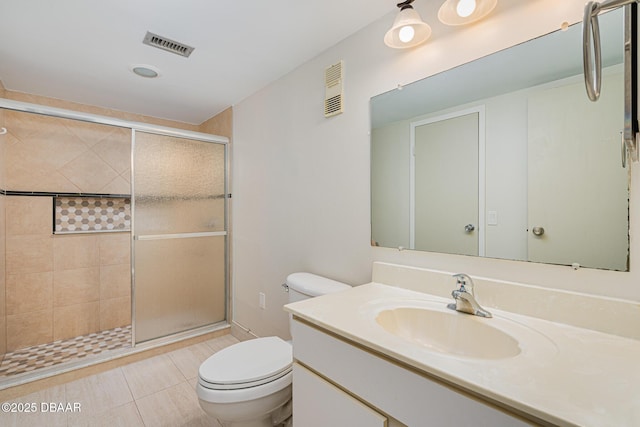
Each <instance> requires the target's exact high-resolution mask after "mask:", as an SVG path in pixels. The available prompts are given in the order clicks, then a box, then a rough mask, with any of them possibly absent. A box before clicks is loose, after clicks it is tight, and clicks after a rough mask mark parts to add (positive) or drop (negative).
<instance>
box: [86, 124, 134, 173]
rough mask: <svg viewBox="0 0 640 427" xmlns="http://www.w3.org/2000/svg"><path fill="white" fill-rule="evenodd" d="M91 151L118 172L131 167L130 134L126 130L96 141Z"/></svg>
mask: <svg viewBox="0 0 640 427" xmlns="http://www.w3.org/2000/svg"><path fill="white" fill-rule="evenodd" d="M93 151H94V153H96V154H97V155H98V156H99V157H100V158H101V159H102V160H104V161H105V162H106V163H107V164H108V165H109V166H111V167H112V168H113V169H114V170H115V171H116V172H117V173H118V174H121V173H122V172H124V171H126V170H127V169H129V168H130V167H131V135H130V133H128V132H127V133H125V134H119V135H112V137H111V138H107V139H104V140H102V141H100V142H98V143H97V144H96V145H95V146H94V147H93Z"/></svg>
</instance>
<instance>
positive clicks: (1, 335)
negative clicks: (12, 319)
mask: <svg viewBox="0 0 640 427" xmlns="http://www.w3.org/2000/svg"><path fill="white" fill-rule="evenodd" d="M6 352H7V316H5V315H2V316H0V357H2V355H4V354H5V353H6Z"/></svg>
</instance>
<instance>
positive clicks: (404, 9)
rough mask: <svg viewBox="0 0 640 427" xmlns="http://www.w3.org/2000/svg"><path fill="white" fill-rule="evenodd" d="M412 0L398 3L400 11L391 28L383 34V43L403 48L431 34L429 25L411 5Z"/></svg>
mask: <svg viewBox="0 0 640 427" xmlns="http://www.w3.org/2000/svg"><path fill="white" fill-rule="evenodd" d="M411 3H413V0H406V1H403V2H402V3H398V4H397V6H398V8H400V12H399V13H398V15H397V16H396V19H395V20H394V21H393V25H392V26H391V29H390V30H389V31H387V33H386V34H385V36H384V43H385V44H386V45H387V46H389V47H392V48H395V49H405V48H409V47H414V46H417V45H419V44H422V43H424V42H425V41H427V39H428V38H429V37H430V36H431V27H430V26H429V25H428V24H427V23H426V22H424V21H423V20H422V18H421V17H420V14H419V13H418V12H416V11H415V10H414V9H413V7H412V6H411Z"/></svg>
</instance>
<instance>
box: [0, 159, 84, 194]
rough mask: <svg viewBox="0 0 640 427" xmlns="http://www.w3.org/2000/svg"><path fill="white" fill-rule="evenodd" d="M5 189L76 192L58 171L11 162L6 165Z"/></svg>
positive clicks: (76, 189)
mask: <svg viewBox="0 0 640 427" xmlns="http://www.w3.org/2000/svg"><path fill="white" fill-rule="evenodd" d="M6 185H7V190H14V191H49V192H61V193H78V192H80V188H78V187H76V186H75V185H73V183H71V181H69V180H68V179H67V178H65V177H64V176H62V174H61V173H60V172H58V171H55V170H52V169H49V168H44V167H41V166H36V167H35V169H34V166H33V165H28V164H22V163H19V162H13V163H10V164H8V165H7V184H6Z"/></svg>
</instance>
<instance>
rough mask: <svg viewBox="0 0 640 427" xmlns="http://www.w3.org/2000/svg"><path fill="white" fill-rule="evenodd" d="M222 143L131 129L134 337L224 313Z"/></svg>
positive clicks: (209, 319) (205, 322) (175, 329)
mask: <svg viewBox="0 0 640 427" xmlns="http://www.w3.org/2000/svg"><path fill="white" fill-rule="evenodd" d="M225 164H226V160H225V146H224V145H222V144H215V143H210V142H202V141H196V140H190V139H184V138H176V137H170V136H164V135H156V134H149V133H143V132H136V134H135V139H134V149H133V171H134V173H133V178H134V180H133V216H134V230H133V232H134V245H133V246H134V248H133V251H134V286H135V303H134V335H135V341H136V342H137V343H139V342H143V341H147V340H150V339H154V338H159V337H163V336H167V335H171V334H174V333H177V332H182V331H186V330H189V329H193V328H197V327H200V326H205V325H209V324H213V323H216V322H219V321H222V320H224V319H225V282H226V218H225V211H226V209H225V203H226V198H225V193H226V189H225Z"/></svg>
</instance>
